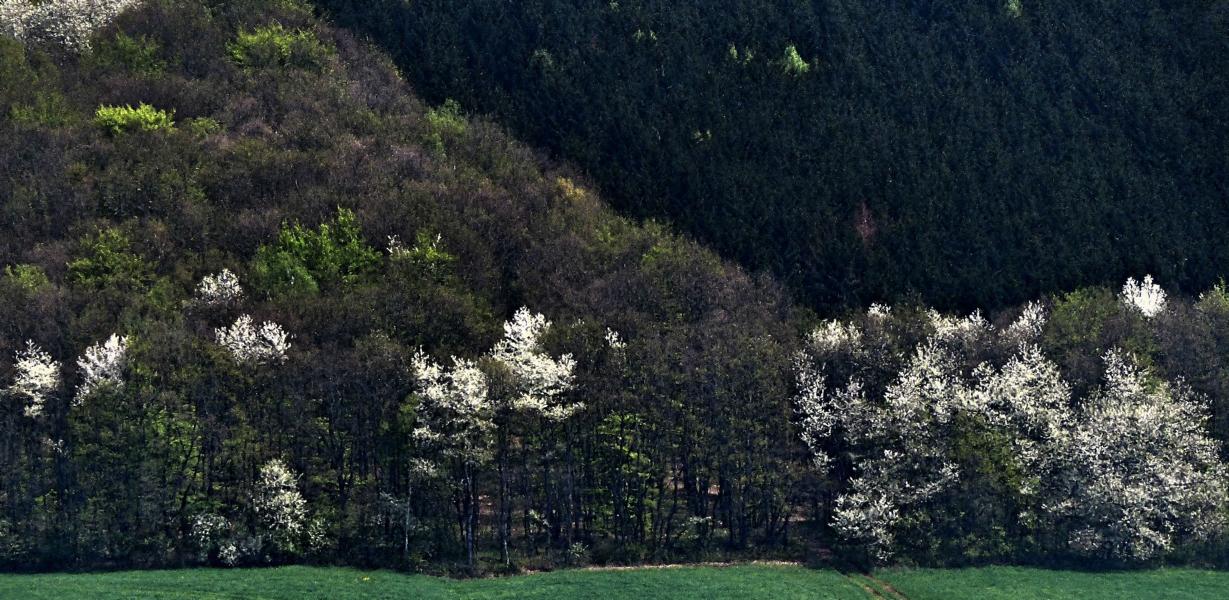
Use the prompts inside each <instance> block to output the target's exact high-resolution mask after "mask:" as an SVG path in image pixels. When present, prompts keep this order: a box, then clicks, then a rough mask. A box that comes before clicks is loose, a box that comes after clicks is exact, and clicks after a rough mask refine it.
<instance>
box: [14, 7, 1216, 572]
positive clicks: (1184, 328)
mask: <svg viewBox="0 0 1229 600" xmlns="http://www.w3.org/2000/svg"><path fill="white" fill-rule="evenodd" d="M48 6H58V7H62V8H65V7H66V8H65V9H66V10H68V9H72V8H73V7H74V3H72V2H57V3H50V4H49V5H48ZM67 14H70V15H71V14H76V13H72V12H71V11H70V12H69V13H67ZM108 14H109V13H108ZM6 31H9V32H10V33H12V32H14V31H16V32H18V33H19V34H20V37H12V36H10V37H0V82H3V85H0V128H3V135H0V164H4V165H5V168H4V170H3V172H0V266H2V268H3V272H2V275H0V307H2V308H0V423H2V425H0V473H3V475H2V476H0V565H3V566H4V568H7V569H38V568H42V569H47V568H66V567H110V566H169V565H183V564H211V565H255V564H268V563H277V562H291V561H303V562H312V561H316V562H328V563H345V564H356V565H371V566H375V565H379V566H390V567H398V568H412V569H420V570H430V571H454V572H467V573H473V572H476V571H507V570H515V569H518V568H550V567H554V566H560V565H577V564H584V563H602V564H608V563H635V562H644V561H675V560H695V559H709V558H722V557H756V556H772V557H787V558H804V557H805V558H813V559H816V560H830V561H846V562H848V563H868V562H871V561H876V560H890V561H913V562H918V563H926V564H970V563H978V562H991V561H1016V562H1046V563H1052V562H1060V561H1064V560H1088V557H1092V558H1093V559H1096V560H1099V561H1104V564H1128V563H1130V564H1135V563H1139V562H1149V561H1162V560H1188V561H1199V562H1217V561H1220V560H1221V557H1223V548H1224V542H1223V538H1222V533H1221V529H1220V522H1219V519H1218V518H1217V515H1219V514H1221V512H1223V508H1224V507H1223V500H1224V499H1223V494H1224V485H1223V470H1224V466H1223V462H1222V461H1223V458H1224V455H1223V450H1222V448H1221V446H1220V444H1221V443H1222V442H1224V441H1225V440H1226V439H1229V389H1227V388H1226V387H1225V386H1226V385H1227V384H1226V382H1227V381H1229V377H1227V376H1226V368H1227V367H1226V366H1225V365H1222V364H1221V362H1222V361H1221V360H1220V358H1219V357H1220V356H1224V355H1225V348H1223V347H1222V346H1223V345H1224V343H1225V342H1224V340H1226V339H1229V334H1226V332H1229V299H1227V298H1229V296H1227V295H1226V292H1225V291H1224V289H1223V288H1222V287H1215V288H1212V289H1211V290H1209V291H1207V292H1206V293H1205V294H1204V295H1203V296H1201V297H1199V298H1197V299H1196V298H1186V297H1183V296H1181V295H1180V294H1174V295H1172V296H1171V295H1167V294H1165V293H1164V292H1163V291H1162V290H1161V289H1160V288H1159V286H1157V285H1156V284H1155V283H1154V282H1152V281H1151V279H1146V280H1143V281H1134V280H1132V281H1130V282H1128V285H1127V286H1125V287H1124V288H1123V289H1121V290H1117V289H1109V288H1102V287H1089V288H1082V289H1079V290H1077V291H1075V292H1071V293H1065V294H1057V295H1053V296H1049V297H1046V298H1044V299H1043V300H1041V301H1039V302H1038V303H1037V304H1033V305H1028V306H1025V307H1015V308H1008V309H1004V310H1001V311H994V312H993V313H987V315H986V316H984V317H983V316H981V315H980V314H977V315H975V316H972V317H968V318H956V317H952V316H947V315H945V314H943V313H940V312H936V311H932V310H929V309H927V308H925V307H924V306H922V305H920V304H910V303H897V304H894V305H892V307H891V308H890V309H889V308H887V307H886V306H882V305H877V306H874V307H872V308H871V310H869V311H864V310H856V311H850V312H849V313H847V314H845V316H844V318H842V319H840V320H835V321H821V320H819V319H818V318H816V317H815V315H813V314H812V313H809V312H807V311H805V310H802V309H799V308H797V307H796V306H794V305H793V304H791V302H790V301H789V299H788V296H787V294H786V293H785V292H784V291H783V289H782V288H781V287H780V286H778V285H777V284H775V283H774V282H773V281H772V280H771V279H769V278H768V277H765V276H757V275H752V274H749V273H748V272H746V271H744V270H742V269H740V268H737V267H735V266H733V265H731V264H729V263H726V262H723V261H722V260H721V259H719V258H718V257H717V256H716V255H714V254H713V253H712V252H710V251H707V250H705V249H704V248H702V247H701V246H699V245H697V244H696V243H694V242H691V241H689V240H687V239H685V238H681V237H679V236H677V235H674V234H672V233H670V232H669V231H668V230H667V229H666V228H665V227H663V226H661V225H659V224H656V223H653V222H645V223H636V222H633V221H630V220H628V219H625V218H622V217H619V216H616V215H615V214H613V213H612V212H611V211H610V210H608V209H607V208H606V207H605V206H604V205H603V204H602V202H601V200H600V197H599V196H598V195H597V194H596V193H594V192H593V191H591V188H590V186H588V185H587V184H586V183H585V180H584V178H583V177H581V176H579V175H578V174H576V173H575V172H572V171H570V170H569V169H568V168H567V167H566V166H560V165H557V164H553V163H552V162H551V161H549V160H548V159H546V158H543V157H542V156H540V155H537V154H535V153H533V152H532V151H530V150H528V149H527V148H526V147H525V146H523V145H520V144H518V143H516V142H514V141H512V140H511V139H510V138H509V137H508V136H507V135H506V134H505V133H504V132H503V131H502V130H501V129H500V128H499V127H497V126H495V125H493V124H491V123H489V122H486V121H483V120H481V119H477V118H472V117H469V116H467V115H466V114H464V112H463V109H462V108H461V106H460V105H458V104H457V103H442V104H438V105H429V104H426V103H424V102H422V101H420V100H419V99H418V98H417V97H416V96H414V95H413V94H412V93H411V92H410V91H409V89H408V86H407V85H406V83H405V82H404V81H402V80H401V78H400V77H399V75H398V73H397V70H396V69H395V67H394V66H393V63H392V61H391V60H390V59H389V58H388V57H387V56H385V55H382V54H380V53H378V52H376V51H374V50H373V49H371V48H369V47H367V46H365V45H364V44H363V43H361V42H359V41H357V40H356V39H355V37H354V36H352V35H350V34H348V33H346V32H345V31H342V30H337V29H334V28H331V27H328V26H327V25H325V24H323V23H321V22H320V21H319V20H318V19H316V18H315V17H313V16H312V14H311V12H310V10H308V9H306V8H305V7H304V6H303V5H301V4H298V3H293V2H285V3H267V2H250V1H243V0H238V1H227V2H195V1H190V0H165V1H150V2H146V3H143V4H142V5H140V6H139V7H136V8H133V9H130V10H127V11H124V12H122V13H117V14H115V15H111V16H107V17H106V18H105V19H103V20H102V21H100V22H97V23H92V24H91V25H90V27H88V28H85V29H83V30H82V31H85V32H86V33H87V34H88V35H86V36H85V37H84V38H80V39H81V40H82V41H81V42H80V43H74V44H71V45H67V46H66V45H65V44H63V42H62V40H60V39H59V38H50V39H46V38H44V37H42V35H41V34H39V33H38V30H36V29H28V28H27V29H22V28H17V27H6ZM30 32H33V33H30ZM1109 432H1112V433H1113V435H1112V436H1106V435H1105V434H1106V433H1109ZM1094 442H1095V443H1096V444H1102V445H1100V446H1095V445H1091V444H1093V443H1094ZM1088 448H1104V453H1103V454H1098V455H1097V456H1104V457H1106V460H1108V461H1110V462H1107V463H1105V464H1101V463H1096V462H1093V461H1089V460H1086V459H1085V457H1083V456H1082V455H1081V454H1080V452H1082V451H1086V450H1087V449H1088ZM888 453H892V454H888ZM889 456H890V457H892V458H893V460H891V461H886V460H885V457H889ZM1157 460H1164V461H1165V463H1164V464H1165V465H1166V467H1167V468H1166V469H1164V470H1162V469H1159V468H1157V467H1158V465H1157V464H1156V463H1155V461H1157ZM1150 461H1151V462H1150ZM1172 478H1179V479H1180V480H1179V481H1177V482H1176V483H1175V481H1173V480H1172ZM1124 482H1125V483H1124ZM1127 484H1129V485H1127ZM1098 486H1100V487H1098ZM1123 486H1127V487H1123ZM1072 490H1074V491H1072ZM1080 490H1085V491H1084V492H1081V491H1080ZM1087 490H1091V491H1087ZM1097 490H1103V491H1104V493H1103V492H1102V491H1097ZM1093 492H1095V493H1096V494H1097V496H1096V497H1095V498H1089V497H1087V496H1083V495H1079V494H1081V493H1093ZM1109 492H1115V493H1123V494H1126V495H1125V496H1123V498H1125V499H1126V500H1129V501H1130V502H1126V501H1120V500H1122V499H1116V498H1115V497H1113V496H1106V495H1104V494H1108V493H1109ZM1092 500H1098V502H1094V501H1092ZM1009 509H1010V510H1009ZM1016 509H1018V510H1016ZM1115 511H1129V512H1115ZM1124 515H1125V516H1126V517H1130V518H1129V519H1127V520H1125V521H1124Z"/></svg>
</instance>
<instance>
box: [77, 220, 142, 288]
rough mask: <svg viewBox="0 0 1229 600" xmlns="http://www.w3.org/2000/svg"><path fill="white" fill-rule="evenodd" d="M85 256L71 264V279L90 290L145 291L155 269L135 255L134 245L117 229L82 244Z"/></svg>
mask: <svg viewBox="0 0 1229 600" xmlns="http://www.w3.org/2000/svg"><path fill="white" fill-rule="evenodd" d="M80 244H81V248H82V252H81V257H80V258H78V259H76V260H73V261H71V262H69V263H68V279H69V281H71V282H72V283H74V284H77V285H80V286H82V287H86V288H93V289H107V288H115V289H121V290H136V289H144V288H145V287H146V285H147V284H148V283H149V282H150V281H151V280H152V279H153V267H152V266H151V265H149V264H148V263H146V262H145V260H144V259H142V258H141V257H140V256H139V255H137V254H136V253H134V252H132V250H131V246H132V244H131V242H129V240H128V237H127V236H126V235H124V232H122V231H120V230H119V229H116V228H109V229H104V230H102V231H100V232H98V235H96V236H87V237H85V238H83V239H82V240H81V242H80Z"/></svg>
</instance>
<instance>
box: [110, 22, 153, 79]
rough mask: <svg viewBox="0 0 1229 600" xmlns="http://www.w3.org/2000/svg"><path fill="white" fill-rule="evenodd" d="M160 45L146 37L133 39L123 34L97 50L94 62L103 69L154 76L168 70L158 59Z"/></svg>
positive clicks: (117, 35) (116, 35)
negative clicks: (115, 69)
mask: <svg viewBox="0 0 1229 600" xmlns="http://www.w3.org/2000/svg"><path fill="white" fill-rule="evenodd" d="M158 51H159V48H158V43H157V42H155V41H154V40H152V39H150V38H148V37H146V36H143V35H142V36H137V37H132V36H130V35H127V34H125V33H123V32H120V33H117V34H115V37H114V38H111V39H110V40H107V41H105V42H104V43H102V44H99V45H98V47H97V48H95V50H94V53H93V57H94V61H95V62H96V63H97V64H98V65H99V66H102V67H109V68H118V69H126V70H128V71H131V72H133V73H136V74H138V75H144V76H153V75H158V74H159V73H162V72H163V71H164V70H165V69H166V62H165V61H163V60H162V59H161V58H159V57H158Z"/></svg>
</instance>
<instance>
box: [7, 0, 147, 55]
mask: <svg viewBox="0 0 1229 600" xmlns="http://www.w3.org/2000/svg"><path fill="white" fill-rule="evenodd" d="M139 2H140V0H3V2H0V33H3V34H7V35H11V36H13V37H16V38H18V39H20V40H24V41H27V42H39V43H46V44H55V45H58V46H61V47H63V48H65V49H68V50H71V51H75V52H80V51H84V50H88V49H89V46H90V37H91V36H92V35H93V34H94V32H95V31H97V30H98V29H99V28H101V27H102V26H104V25H106V24H107V23H110V22H111V21H112V20H114V19H115V17H117V16H119V14H120V13H121V12H123V11H124V10H125V9H127V8H128V7H130V6H134V5H136V4H138V3H139Z"/></svg>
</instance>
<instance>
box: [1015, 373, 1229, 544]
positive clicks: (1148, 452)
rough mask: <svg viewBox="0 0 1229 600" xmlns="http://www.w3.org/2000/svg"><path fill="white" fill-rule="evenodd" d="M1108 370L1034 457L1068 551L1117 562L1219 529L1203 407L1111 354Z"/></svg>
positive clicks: (1220, 494) (1221, 487)
mask: <svg viewBox="0 0 1229 600" xmlns="http://www.w3.org/2000/svg"><path fill="white" fill-rule="evenodd" d="M1105 368H1106V373H1105V378H1106V382H1105V386H1104V388H1103V389H1101V390H1100V391H1099V392H1098V393H1096V394H1094V395H1093V396H1092V397H1091V398H1090V399H1089V400H1088V401H1087V402H1086V403H1085V404H1084V406H1083V407H1082V409H1081V410H1080V411H1079V413H1078V415H1077V418H1076V419H1075V420H1074V423H1073V426H1071V427H1061V428H1056V429H1055V430H1054V431H1053V432H1052V438H1051V439H1050V441H1049V443H1048V444H1047V445H1046V446H1045V447H1044V448H1043V449H1042V451H1041V452H1038V453H1036V455H1035V457H1033V460H1032V467H1033V468H1034V469H1035V470H1036V472H1038V473H1039V475H1040V479H1041V496H1042V500H1043V502H1044V504H1043V507H1044V510H1045V512H1046V513H1047V516H1048V517H1049V518H1050V519H1052V520H1053V521H1054V522H1055V524H1056V525H1057V526H1058V527H1060V528H1062V529H1064V530H1066V531H1068V532H1069V538H1068V542H1069V546H1070V548H1071V549H1072V550H1074V551H1076V552H1079V553H1081V554H1086V555H1090V556H1097V557H1100V558H1110V559H1116V560H1127V561H1143V560H1149V559H1152V558H1155V557H1158V556H1161V555H1163V554H1165V553H1166V552H1167V551H1169V550H1170V549H1172V548H1173V547H1174V546H1175V545H1176V543H1177V542H1180V541H1192V540H1204V539H1207V538H1209V537H1210V536H1213V535H1215V534H1217V533H1218V532H1220V531H1221V530H1222V528H1223V527H1224V524H1225V523H1224V518H1225V515H1224V508H1225V505H1226V501H1227V498H1226V485H1227V483H1229V479H1227V477H1226V475H1227V473H1226V469H1225V466H1224V464H1222V463H1221V462H1220V460H1219V457H1218V448H1217V444H1216V442H1214V441H1213V440H1212V439H1210V438H1209V437H1208V435H1207V431H1206V422H1207V419H1208V415H1207V409H1206V407H1204V406H1203V404H1202V403H1201V402H1199V401H1198V400H1197V399H1196V398H1194V397H1192V396H1191V395H1190V394H1189V393H1188V392H1186V391H1183V390H1181V389H1178V388H1174V387H1171V386H1168V385H1165V384H1163V383H1153V382H1149V381H1147V379H1146V374H1145V373H1144V372H1143V371H1141V370H1140V369H1139V368H1138V367H1136V366H1135V365H1134V364H1133V363H1132V362H1131V360H1130V359H1129V358H1127V357H1126V356H1124V355H1123V354H1122V353H1120V352H1118V351H1111V352H1109V353H1108V354H1106V356H1105Z"/></svg>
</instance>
